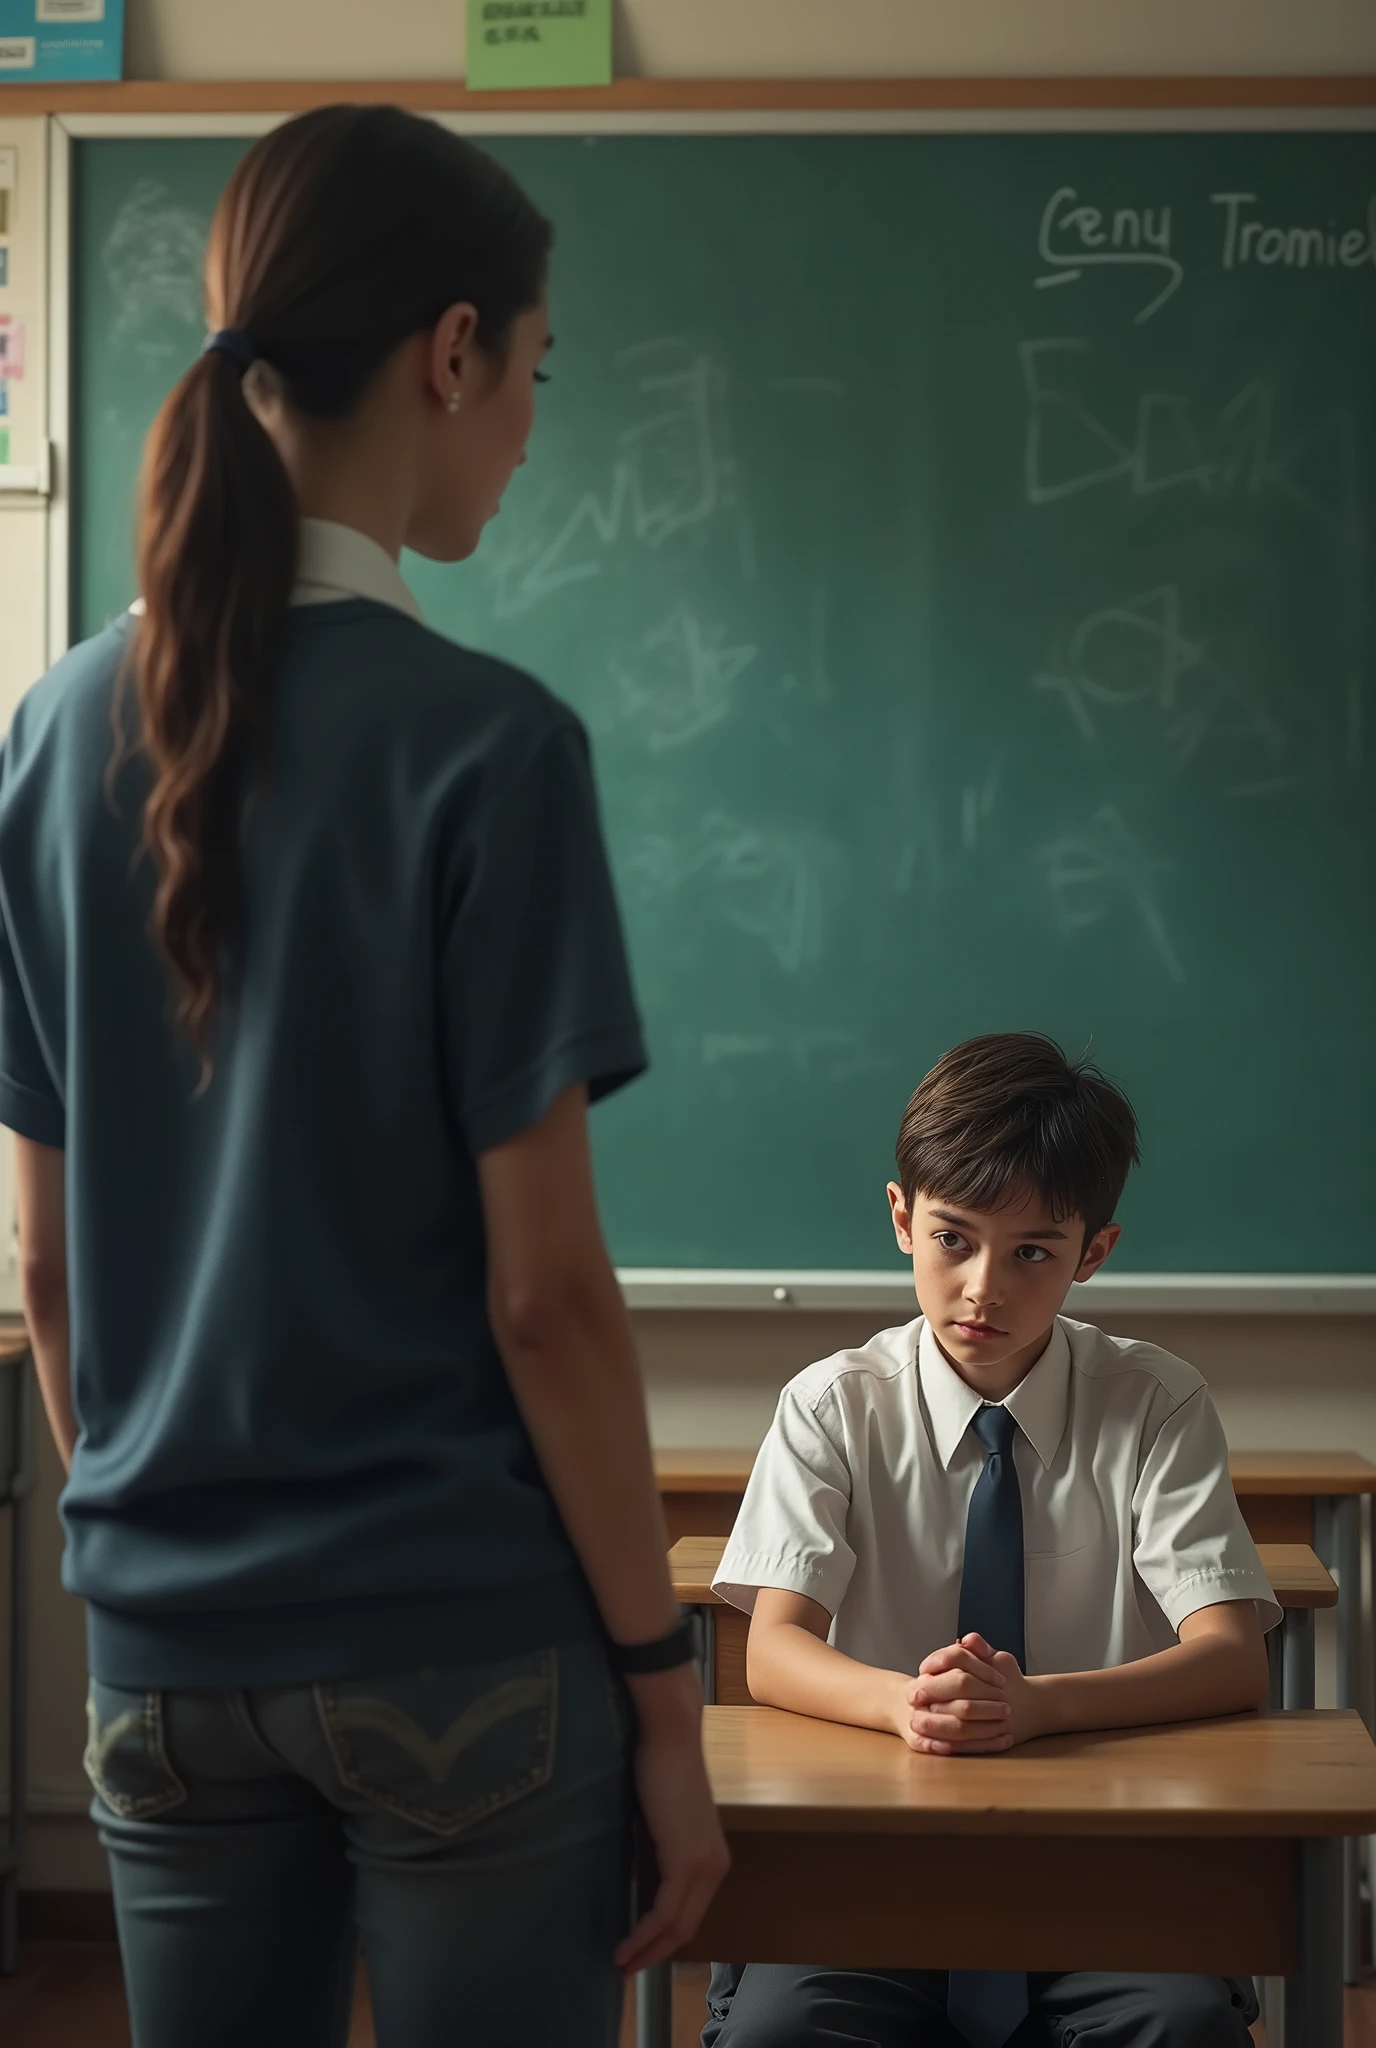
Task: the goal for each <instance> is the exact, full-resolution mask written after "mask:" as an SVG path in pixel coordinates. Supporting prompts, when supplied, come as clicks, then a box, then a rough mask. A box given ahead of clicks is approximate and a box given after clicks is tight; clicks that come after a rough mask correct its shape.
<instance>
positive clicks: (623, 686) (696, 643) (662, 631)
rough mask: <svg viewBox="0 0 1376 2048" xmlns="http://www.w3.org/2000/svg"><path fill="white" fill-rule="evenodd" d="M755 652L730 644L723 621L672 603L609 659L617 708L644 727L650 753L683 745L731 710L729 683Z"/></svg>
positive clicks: (628, 718)
mask: <svg viewBox="0 0 1376 2048" xmlns="http://www.w3.org/2000/svg"><path fill="white" fill-rule="evenodd" d="M757 651H758V650H757V649H756V648H754V647H751V646H748V645H746V644H744V643H732V642H731V641H730V640H729V639H728V636H727V632H726V628H725V627H724V626H714V625H708V624H706V623H705V621H704V620H703V619H702V618H700V617H699V615H698V613H697V612H696V611H695V610H694V609H693V607H692V606H691V605H689V604H678V605H675V606H674V608H673V610H672V611H671V612H670V614H669V616H668V618H667V619H665V620H664V621H663V622H662V624H660V625H658V626H655V627H653V628H652V629H651V630H650V631H649V632H648V633H646V634H644V635H643V636H642V638H641V639H640V641H639V642H638V643H637V645H636V646H635V647H634V648H633V649H631V650H630V651H629V652H628V653H625V654H621V653H618V654H613V655H612V657H611V659H610V660H609V662H608V664H607V667H608V670H609V672H610V674H611V678H612V682H613V684H614V685H615V689H616V708H617V712H618V713H619V716H620V717H621V718H622V719H625V720H628V721H632V722H634V723H635V724H637V725H639V726H641V727H642V728H643V729H644V732H645V739H646V744H647V745H648V746H649V748H650V749H651V751H652V752H654V753H660V752H662V751H663V750H664V749H665V748H667V747H680V746H683V745H684V743H685V742H686V741H688V740H693V739H696V738H697V737H698V736H699V734H701V733H704V732H707V731H709V730H710V728H711V727H712V726H714V725H719V724H720V723H721V721H722V720H723V719H724V718H726V717H727V716H728V715H729V713H730V710H731V702H732V687H733V685H734V684H735V682H736V680H737V678H738V677H739V676H741V675H742V674H744V672H745V670H746V669H747V668H749V666H750V664H751V663H752V662H753V661H754V660H755V657H756V653H757Z"/></svg>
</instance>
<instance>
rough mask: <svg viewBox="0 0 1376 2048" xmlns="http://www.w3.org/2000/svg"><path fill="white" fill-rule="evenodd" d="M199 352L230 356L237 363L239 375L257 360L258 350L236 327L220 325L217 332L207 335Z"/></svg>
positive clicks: (208, 354) (207, 354)
mask: <svg viewBox="0 0 1376 2048" xmlns="http://www.w3.org/2000/svg"><path fill="white" fill-rule="evenodd" d="M201 354H202V355H203V356H229V357H231V358H232V359H233V361H234V362H236V363H237V364H238V365H239V375H240V376H241V377H242V376H243V375H244V373H245V371H247V370H251V369H252V368H253V365H254V364H255V363H256V362H257V360H258V351H257V349H256V348H255V346H254V344H253V342H252V341H251V340H250V339H249V337H248V335H246V334H244V333H243V332H241V330H240V329H239V328H237V327H222V328H221V329H220V331H219V333H218V334H211V335H208V336H207V337H206V343H205V346H204V348H203V349H202V350H201Z"/></svg>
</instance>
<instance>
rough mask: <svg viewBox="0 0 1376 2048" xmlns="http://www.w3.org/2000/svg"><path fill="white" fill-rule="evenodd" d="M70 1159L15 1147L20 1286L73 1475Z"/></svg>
mask: <svg viewBox="0 0 1376 2048" xmlns="http://www.w3.org/2000/svg"><path fill="white" fill-rule="evenodd" d="M66 1165H67V1155H66V1154H65V1153H64V1152H55V1151H54V1150H53V1148H52V1147H51V1146H50V1145H37V1144H35V1143H34V1141H33V1139H32V1138H20V1137H16V1138H15V1141H14V1166H15V1194H16V1209H17V1212H18V1220H19V1285H20V1291H21V1296H22V1299H23V1303H24V1316H25V1320H26V1321H27V1323H28V1326H29V1343H30V1344H31V1346H32V1347H33V1360H34V1365H35V1368H36V1369H37V1372H38V1388H39V1392H40V1393H41V1394H42V1396H43V1406H44V1408H45V1409H46V1410H47V1414H48V1425H49V1427H50V1429H51V1430H52V1433H53V1440H54V1442H55V1443H56V1445H57V1450H58V1456H59V1457H60V1458H61V1460H62V1463H63V1466H64V1467H65V1469H66V1470H67V1471H69V1472H70V1471H71V1469H72V1452H73V1450H74V1449H75V1447H76V1435H77V1429H76V1415H75V1412H74V1410H73V1407H72V1379H71V1328H70V1324H69V1320H68V1311H67V1189H66V1179H65V1174H66Z"/></svg>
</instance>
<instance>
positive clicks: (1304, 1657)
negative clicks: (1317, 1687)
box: [1281, 1607, 1314, 1709]
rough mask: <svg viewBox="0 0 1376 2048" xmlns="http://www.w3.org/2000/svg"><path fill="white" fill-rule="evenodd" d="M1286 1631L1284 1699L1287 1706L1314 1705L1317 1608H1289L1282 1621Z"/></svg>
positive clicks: (1283, 1652)
mask: <svg viewBox="0 0 1376 2048" xmlns="http://www.w3.org/2000/svg"><path fill="white" fill-rule="evenodd" d="M1281 1627H1282V1629H1283V1630H1284V1632H1285V1644H1284V1649H1283V1651H1282V1655H1283V1658H1284V1699H1283V1704H1284V1705H1285V1706H1286V1707H1288V1708H1291V1709H1293V1708H1296V1707H1312V1706H1313V1704H1314V1610H1313V1608H1312V1607H1287V1608H1286V1610H1285V1619H1284V1621H1283V1622H1282V1623H1281Z"/></svg>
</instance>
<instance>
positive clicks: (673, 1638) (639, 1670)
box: [607, 1614, 693, 1678]
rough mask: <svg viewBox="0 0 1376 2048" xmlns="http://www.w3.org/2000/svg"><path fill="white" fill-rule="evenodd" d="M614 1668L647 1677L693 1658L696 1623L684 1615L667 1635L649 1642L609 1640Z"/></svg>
mask: <svg viewBox="0 0 1376 2048" xmlns="http://www.w3.org/2000/svg"><path fill="white" fill-rule="evenodd" d="M607 1648H608V1651H609V1653H610V1656H611V1660H612V1669H613V1670H614V1671H620V1672H622V1673H623V1674H624V1675H625V1676H626V1677H628V1678H644V1677H647V1676H648V1675H649V1674H650V1673H651V1672H654V1671H674V1670H676V1669H677V1668H678V1666H679V1665H680V1664H691V1663H692V1661H693V1624H692V1622H691V1621H690V1620H689V1619H688V1616H687V1615H686V1614H685V1615H683V1616H682V1617H681V1618H680V1620H678V1621H677V1622H676V1623H675V1624H674V1626H673V1628H671V1629H670V1630H669V1632H668V1634H667V1635H662V1636H656V1637H655V1639H654V1641H653V1642H649V1643H609V1644H608V1646H607Z"/></svg>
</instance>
